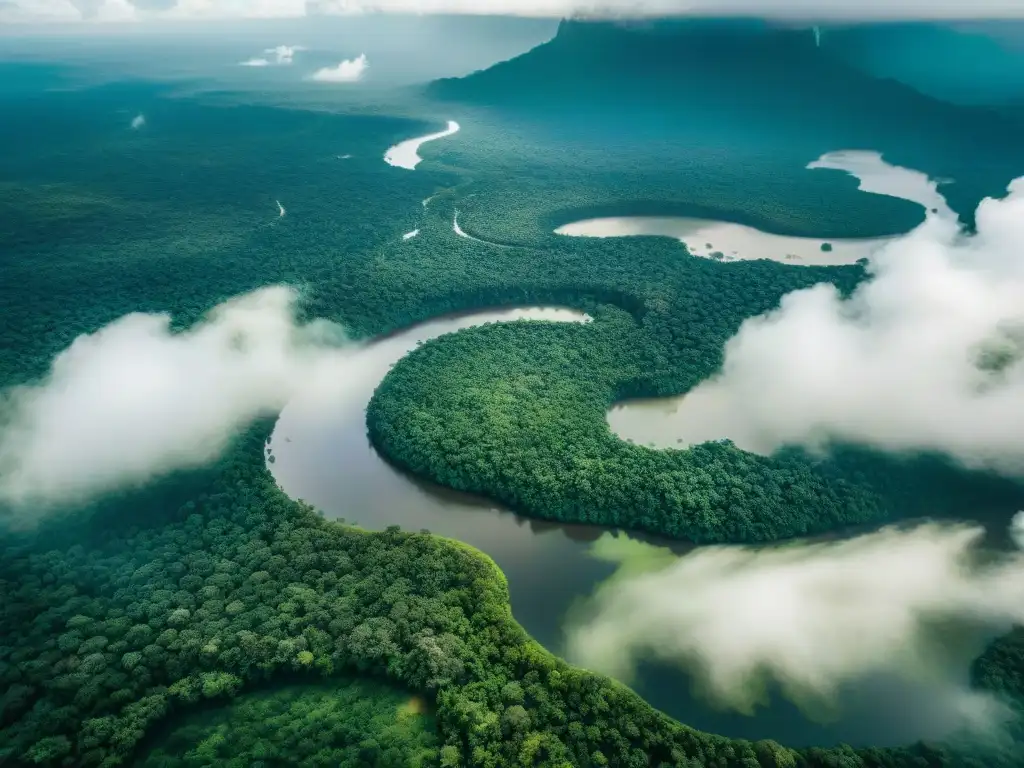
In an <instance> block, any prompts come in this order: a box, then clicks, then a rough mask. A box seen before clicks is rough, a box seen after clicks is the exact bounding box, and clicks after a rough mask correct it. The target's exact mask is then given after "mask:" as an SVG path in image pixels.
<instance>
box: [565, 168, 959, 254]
mask: <svg viewBox="0 0 1024 768" xmlns="http://www.w3.org/2000/svg"><path fill="white" fill-rule="evenodd" d="M807 169H808V170H815V169H826V170H833V171H843V172H845V173H848V174H850V175H851V176H854V177H855V178H856V179H857V180H858V181H859V183H860V186H859V187H858V188H859V189H860V190H861V191H862V192H866V193H869V194H875V195H884V196H887V197H897V198H902V199H904V200H911V201H913V202H915V203H918V204H920V205H921V206H923V207H924V208H925V209H926V210H927V211H928V213H929V215H932V216H939V217H943V218H952V219H955V218H956V214H955V213H954V212H953V211H952V210H951V209H950V208H949V205H948V204H947V203H946V199H945V198H944V197H943V196H942V194H941V193H940V192H939V189H938V188H939V184H940V182H938V181H935V180H933V179H930V178H928V176H927V175H926V174H923V173H921V172H920V171H915V170H913V169H911V168H904V167H902V166H898V165H890V164H889V163H887V162H886V161H885V160H884V159H883V158H882V155H881V154H879V153H878V152H867V151H861V150H842V151H839V152H829V153H828V154H825V155H822V156H821V157H820V158H818V159H817V160H815V161H814V162H812V163H809V164H808V165H807ZM555 233H556V234H559V235H567V236H571V237H631V236H637V235H647V236H660V237H671V238H674V239H676V240H679V241H680V242H681V243H683V244H684V245H685V246H686V249H687V251H689V252H690V253H691V254H692V255H694V256H701V257H704V258H712V259H718V260H720V261H741V260H749V259H772V260H773V261H781V262H784V263H787V264H793V265H801V266H838V265H842V264H854V263H856V262H857V261H858V260H860V259H864V258H870V257H871V255H872V254H873V253H874V252H875V251H876V250H877V249H878V248H880V247H882V246H883V245H885V244H886V243H887V242H889V241H891V240H893V239H894V238H891V237H873V238H842V239H833V240H823V239H821V238H813V237H786V236H783V235H775V234H771V233H770V232H763V231H761V230H759V229H755V228H754V227H748V226H745V225H743V224H734V223H732V222H727V221H715V220H712V219H698V218H692V217H687V216H606V217H602V218H596V219H582V220H580V221H573V222H570V223H568V224H564V225H563V226H561V227H558V229H556V230H555Z"/></svg>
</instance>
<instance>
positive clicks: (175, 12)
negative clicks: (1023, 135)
mask: <svg viewBox="0 0 1024 768" xmlns="http://www.w3.org/2000/svg"><path fill="white" fill-rule="evenodd" d="M11 2H12V4H13V5H12V7H11V8H7V9H5V10H3V11H0V21H26V20H36V21H47V20H49V21H54V20H62V21H68V20H80V19H81V18H82V14H81V13H79V12H78V11H77V9H75V8H74V6H73V5H72V4H71V3H70V2H69V0H11ZM125 2H127V0H125ZM367 12H382V13H413V14H420V13H423V14H429V13H444V14H472V15H515V16H535V17H554V18H558V17H563V16H572V15H574V14H581V15H589V16H599V17H616V16H619V17H622V16H626V17H634V18H636V17H645V16H646V17H650V16H682V15H705V16H708V15H721V16H731V15H755V16H757V15H763V16H768V17H782V18H801V19H820V20H828V19H848V18H862V19H907V18H922V19H931V18H939V19H941V18H949V19H963V18H999V19H1005V18H1024V4H1022V3H1020V1H1019V0H978V1H977V2H974V3H964V2H962V0H836V1H835V2H828V3H823V2H821V0H690V2H685V3H680V2H678V0H609V1H608V2H600V3H595V2H577V1H576V0H500V1H497V2H486V3H485V2H480V1H479V0H365V1H364V0H178V3H177V5H176V6H175V7H174V8H173V9H171V10H170V11H162V12H150V13H147V14H144V15H146V16H148V17H150V18H193V19H215V18H219V19H231V18H238V19H242V18H294V17H300V16H307V15H316V14H345V15H348V14H358V13H367Z"/></svg>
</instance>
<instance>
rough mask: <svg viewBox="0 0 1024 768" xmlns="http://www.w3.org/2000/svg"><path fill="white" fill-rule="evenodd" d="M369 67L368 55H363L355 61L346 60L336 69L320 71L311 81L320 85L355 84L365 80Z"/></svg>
mask: <svg viewBox="0 0 1024 768" xmlns="http://www.w3.org/2000/svg"><path fill="white" fill-rule="evenodd" d="M369 66H370V64H369V62H368V61H367V59H366V54H365V53H362V54H360V55H359V56H357V57H356V58H354V59H345V60H344V61H342V62H341V63H340V64H338V66H336V67H324V68H323V69H318V70H317V71H316V72H314V73H313V74H312V75H311V76H310V79H312V80H316V81H317V82H320V83H354V82H356V81H358V80H361V79H362V78H363V75H364V74H365V73H366V70H367V68H368V67H369Z"/></svg>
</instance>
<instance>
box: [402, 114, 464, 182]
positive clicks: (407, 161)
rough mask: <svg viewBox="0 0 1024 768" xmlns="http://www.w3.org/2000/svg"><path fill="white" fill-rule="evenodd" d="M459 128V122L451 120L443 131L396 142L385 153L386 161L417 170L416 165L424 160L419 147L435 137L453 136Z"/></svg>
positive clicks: (410, 169)
mask: <svg viewBox="0 0 1024 768" xmlns="http://www.w3.org/2000/svg"><path fill="white" fill-rule="evenodd" d="M458 130H459V124H458V123H457V122H455V121H454V120H449V121H448V127H447V128H445V129H444V130H443V131H438V132H437V133H428V134H427V135H426V136H418V137H416V138H414V139H406V140H405V141H403V142H400V143H398V144H395V146H393V147H391V148H389V149H388V151H387V152H385V153H384V162H385V163H387V164H388V165H393V166H395V167H396V168H405V169H406V170H409V171H412V170H415V169H416V166H417V165H419V164H420V162H422V160H423V158H422V157H420V155H419V148H420V146H421V145H422V144H425V143H427V142H428V141H434V140H435V139H443V138H444V137H445V136H451V135H452V134H453V133H455V132H456V131H458Z"/></svg>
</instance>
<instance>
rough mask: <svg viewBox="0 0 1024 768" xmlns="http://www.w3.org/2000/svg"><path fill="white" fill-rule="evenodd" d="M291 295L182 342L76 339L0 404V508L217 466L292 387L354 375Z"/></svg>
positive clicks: (148, 337) (162, 334)
mask: <svg viewBox="0 0 1024 768" xmlns="http://www.w3.org/2000/svg"><path fill="white" fill-rule="evenodd" d="M295 301H296V293H295V292H294V291H293V290H292V289H289V288H284V287H273V288H266V289H262V290H259V291H256V292H254V293H251V294H247V295H245V296H241V297H238V298H235V299H232V300H230V301H227V302H225V303H223V304H221V305H219V306H217V307H215V308H214V309H213V310H211V311H210V312H209V314H208V315H207V316H206V318H205V319H204V320H202V321H201V322H200V323H198V324H197V325H195V326H193V327H191V328H189V329H188V330H186V331H183V332H178V333H175V332H172V331H171V328H170V323H171V318H170V316H169V315H166V314H131V315H126V316H125V317H122V318H120V319H119V320H116V321H115V322H113V323H111V324H110V325H107V326H105V327H104V328H101V329H100V330H98V331H96V332H95V333H92V334H88V335H83V336H80V337H79V338H77V339H76V340H75V341H74V342H73V343H72V344H71V346H70V347H68V348H67V349H66V350H64V351H63V352H61V353H60V355H58V356H57V357H56V358H55V359H54V361H53V364H52V367H51V369H50V372H49V374H48V376H47V377H46V378H45V379H44V380H43V381H41V382H40V383H38V384H36V385H31V386H25V387H19V388H15V389H12V390H9V391H7V392H5V393H0V405H2V410H0V423H3V424H4V429H3V430H2V432H0V501H4V502H6V503H8V504H11V505H14V506H15V507H25V506H27V505H44V506H45V505H50V504H53V503H60V502H79V501H82V500H84V499H86V498H88V497H90V496H93V495H96V494H100V493H102V492H104V491H107V490H110V489H114V488H117V487H121V486H131V485H137V484H141V483H144V482H145V481H146V480H148V479H150V478H151V477H154V476H157V475H160V474H163V473H167V472H170V471H172V470H176V469H182V468H188V467H195V466H199V465H202V464H204V463H206V462H208V461H210V460H212V459H214V458H216V457H217V456H218V455H219V454H220V453H221V452H222V451H223V450H224V448H225V447H226V446H227V444H228V443H229V441H230V440H231V438H232V437H233V436H234V435H235V434H237V433H238V431H239V430H240V429H242V428H244V427H245V426H246V425H247V424H248V423H250V422H251V421H252V420H253V419H254V418H255V417H257V416H259V415H261V414H271V413H275V412H277V411H278V410H279V409H280V408H281V407H283V406H284V404H285V403H286V402H287V401H288V399H289V398H290V397H291V396H292V395H293V394H294V393H295V391H296V390H297V388H298V387H299V386H300V385H303V384H306V385H308V383H309V382H311V381H316V380H318V377H324V376H326V377H328V378H331V379H332V380H333V381H335V382H336V384H337V386H338V387H341V388H343V387H344V382H345V381H346V378H347V377H349V376H352V375H354V374H353V372H352V371H351V370H349V366H348V361H349V358H350V356H351V354H352V351H353V345H352V344H350V343H348V342H347V341H346V339H345V335H344V333H343V332H342V330H341V329H340V328H339V327H337V326H335V325H333V324H330V323H327V322H325V321H318V322H315V323H312V324H307V325H300V324H298V323H297V322H296V321H295V315H294V305H295Z"/></svg>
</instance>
